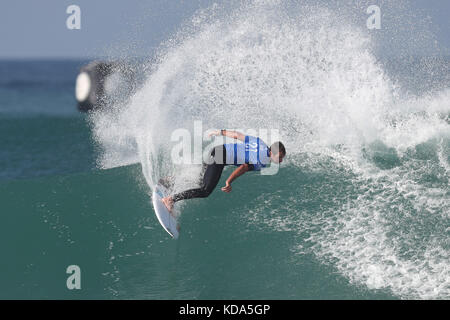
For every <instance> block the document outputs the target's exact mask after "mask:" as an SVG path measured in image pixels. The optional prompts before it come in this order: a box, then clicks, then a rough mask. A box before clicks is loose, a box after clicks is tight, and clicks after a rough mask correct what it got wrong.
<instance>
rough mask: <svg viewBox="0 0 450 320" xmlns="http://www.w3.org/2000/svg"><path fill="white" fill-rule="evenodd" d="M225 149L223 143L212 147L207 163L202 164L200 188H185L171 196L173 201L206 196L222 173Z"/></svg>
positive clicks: (224, 164)
mask: <svg viewBox="0 0 450 320" xmlns="http://www.w3.org/2000/svg"><path fill="white" fill-rule="evenodd" d="M226 165H227V164H226V150H225V146H224V145H220V146H217V147H215V148H214V149H212V151H211V154H210V159H209V164H203V172H204V175H203V180H202V183H201V186H200V188H195V189H190V190H186V191H183V192H180V193H177V194H175V195H173V196H172V199H173V201H174V202H177V201H180V200H184V199H192V198H206V197H207V196H209V195H210V194H211V192H213V190H214V188H215V187H216V186H217V184H218V183H219V180H220V176H221V175H222V171H223V168H224V167H225V166H226Z"/></svg>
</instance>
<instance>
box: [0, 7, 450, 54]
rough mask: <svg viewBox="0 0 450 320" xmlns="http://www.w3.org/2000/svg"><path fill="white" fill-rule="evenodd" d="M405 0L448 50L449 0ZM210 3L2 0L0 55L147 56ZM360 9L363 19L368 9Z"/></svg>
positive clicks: (449, 39) (449, 32)
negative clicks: (73, 11)
mask: <svg viewBox="0 0 450 320" xmlns="http://www.w3.org/2000/svg"><path fill="white" fill-rule="evenodd" d="M299 1H301V0H299ZM305 1H307V0H305ZM333 1H339V0H333ZM344 1H345V0H344ZM347 1H351V0H347ZM354 1H357V0H354ZM358 1H359V0H358ZM364 1H366V2H367V3H370V4H375V5H379V6H380V8H381V12H382V14H384V13H385V12H383V9H384V8H386V7H388V6H387V5H386V3H388V2H389V0H384V1H381V0H373V1H369V0H364ZM390 1H394V2H395V1H397V0H390ZM407 1H408V3H409V4H410V6H409V9H408V10H411V11H413V14H414V15H418V16H420V17H428V18H427V19H429V20H430V28H431V29H432V32H433V34H434V36H435V39H436V41H437V42H438V44H439V46H440V47H442V48H444V51H445V52H449V53H450V50H449V48H450V18H449V17H450V1H449V0H407ZM212 3H214V1H212V0H124V1H110V0H39V1H33V0H14V1H12V0H11V1H2V3H1V4H0V40H1V41H0V58H19V59H20V58H92V57H99V56H111V55H120V54H121V52H120V50H121V48H123V50H127V51H128V54H129V53H130V52H129V51H130V50H131V51H132V52H133V53H135V55H136V56H145V55H147V54H148V53H149V52H151V51H152V50H153V49H154V48H156V47H157V46H158V45H159V44H160V43H161V42H162V41H164V40H165V39H167V38H168V37H169V36H170V35H171V34H173V33H174V32H176V30H177V29H178V28H179V27H180V25H181V23H182V22H183V21H184V20H186V19H189V17H191V16H192V15H193V14H194V13H195V11H196V10H198V9H199V8H205V7H207V6H209V5H211V4H212ZM70 5H77V6H79V7H80V10H81V19H80V21H81V29H79V30H70V29H68V28H67V26H66V20H67V19H68V17H69V14H67V13H66V10H67V8H68V7H69V6H70ZM386 10H388V9H386ZM361 14H362V15H363V17H364V19H365V16H364V15H365V14H366V13H365V12H362V13H361ZM382 18H383V15H382ZM382 21H383V20H382ZM385 33H386V32H385ZM387 36H388V35H387ZM130 48H131V49H130Z"/></svg>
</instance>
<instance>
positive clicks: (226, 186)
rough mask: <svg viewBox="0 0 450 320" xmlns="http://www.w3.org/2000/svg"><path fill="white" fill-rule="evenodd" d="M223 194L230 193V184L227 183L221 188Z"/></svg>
mask: <svg viewBox="0 0 450 320" xmlns="http://www.w3.org/2000/svg"><path fill="white" fill-rule="evenodd" d="M222 191H223V192H226V193H229V192H231V184H230V183H229V182H228V181H227V182H226V184H225V187H223V188H222Z"/></svg>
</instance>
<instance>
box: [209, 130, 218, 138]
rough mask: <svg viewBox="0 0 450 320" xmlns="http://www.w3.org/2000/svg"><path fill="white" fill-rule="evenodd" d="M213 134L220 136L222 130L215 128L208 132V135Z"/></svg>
mask: <svg viewBox="0 0 450 320" xmlns="http://www.w3.org/2000/svg"><path fill="white" fill-rule="evenodd" d="M211 136H220V130H214V131H211V132H210V133H208V137H211Z"/></svg>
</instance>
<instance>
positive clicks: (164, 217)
mask: <svg viewBox="0 0 450 320" xmlns="http://www.w3.org/2000/svg"><path fill="white" fill-rule="evenodd" d="M167 195H168V190H167V188H165V187H164V186H163V185H161V184H159V183H158V184H157V185H156V187H155V189H154V190H153V194H152V202H153V208H154V209H155V214H156V217H157V218H158V221H159V223H160V224H161V225H162V226H163V228H164V230H166V231H167V233H168V234H170V236H171V237H172V238H174V239H178V230H177V225H178V223H177V220H176V219H175V218H174V217H173V216H172V215H171V214H170V213H169V210H167V208H166V206H165V205H164V203H163V202H162V200H161V199H162V198H164V197H166V196H167Z"/></svg>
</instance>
